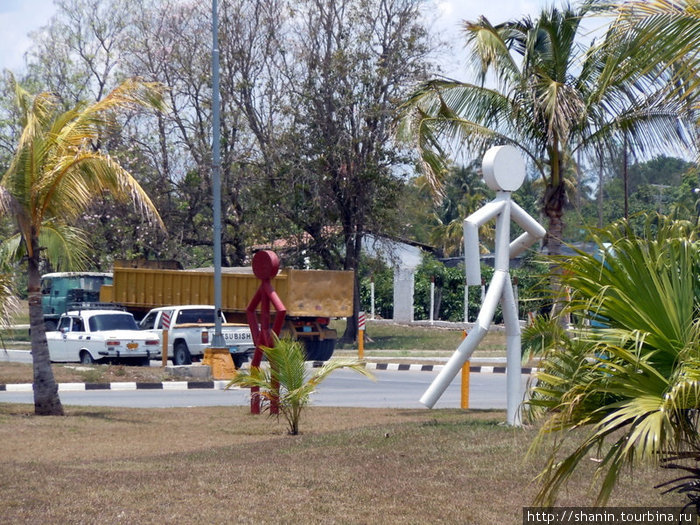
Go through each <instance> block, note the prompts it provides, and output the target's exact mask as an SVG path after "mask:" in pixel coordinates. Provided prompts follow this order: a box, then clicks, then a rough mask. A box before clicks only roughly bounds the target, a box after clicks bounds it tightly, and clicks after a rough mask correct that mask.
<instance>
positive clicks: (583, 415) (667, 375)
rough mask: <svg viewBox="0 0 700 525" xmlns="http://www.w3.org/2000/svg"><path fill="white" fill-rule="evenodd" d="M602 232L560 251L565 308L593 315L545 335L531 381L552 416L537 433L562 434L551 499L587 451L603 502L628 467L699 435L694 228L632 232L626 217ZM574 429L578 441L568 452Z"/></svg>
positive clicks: (659, 225) (535, 411) (542, 498)
mask: <svg viewBox="0 0 700 525" xmlns="http://www.w3.org/2000/svg"><path fill="white" fill-rule="evenodd" d="M597 243H598V248H599V254H595V255H589V254H585V253H580V254H579V255H577V256H575V257H572V258H570V259H568V260H567V259H564V258H559V260H558V261H557V263H558V264H561V265H562V268H563V273H562V280H563V282H564V284H566V285H567V286H569V287H570V288H571V290H572V298H571V301H570V303H569V304H568V305H567V307H566V308H565V309H564V311H563V312H562V315H565V314H572V315H575V316H578V317H579V318H581V319H583V320H587V321H588V322H589V323H590V327H588V328H580V329H579V330H578V331H575V332H574V334H573V335H567V334H566V333H565V332H563V331H559V332H557V337H556V338H555V340H552V339H550V340H549V341H548V344H549V349H548V350H547V352H546V354H545V357H544V359H543V361H542V363H541V372H539V373H538V374H537V375H536V384H535V385H534V386H533V387H532V389H531V400H530V401H529V408H530V413H531V415H532V416H533V417H542V418H544V424H543V426H542V427H541V430H540V435H539V437H540V439H539V440H538V441H536V443H535V445H537V444H539V443H541V441H542V439H544V437H546V436H549V435H553V436H555V437H556V438H557V439H555V444H554V447H553V448H552V449H551V451H550V454H549V461H548V464H547V466H546V468H545V469H544V471H543V472H542V474H541V481H542V487H541V490H540V492H539V494H538V496H537V503H538V504H552V503H553V502H554V500H555V499H556V496H557V493H558V491H559V490H560V488H561V487H562V486H563V485H564V484H565V483H566V481H567V480H568V479H569V478H570V476H571V475H572V474H573V473H574V472H575V471H576V469H577V467H578V466H580V465H581V464H582V463H584V462H585V463H588V461H587V459H588V458H589V457H590V456H596V455H597V456H598V458H599V460H598V461H599V463H598V466H597V468H596V477H595V479H601V480H602V482H601V487H600V490H599V492H598V498H597V503H598V504H604V503H605V501H606V500H607V498H608V497H609V495H610V493H611V491H612V489H613V487H614V485H615V482H616V479H617V476H618V474H619V472H620V471H621V469H622V468H623V467H625V466H629V467H634V466H635V465H637V464H639V463H640V462H643V461H645V462H651V463H654V462H658V461H659V460H660V459H662V458H663V457H664V456H668V455H670V456H674V455H677V454H679V453H683V451H685V450H695V451H697V450H698V446H699V445H700V438H699V436H698V432H697V424H698V409H700V322H699V321H698V305H699V304H700V287H698V282H697V277H696V276H697V274H698V271H699V270H700V243H698V239H697V229H695V228H694V227H693V225H691V224H690V223H687V222H672V221H667V220H663V219H660V220H658V221H650V223H649V224H648V226H647V231H646V232H645V234H644V235H642V236H636V235H635V234H634V232H633V231H632V229H631V228H630V227H629V225H628V224H627V223H626V222H623V223H620V224H619V225H616V226H614V227H610V228H609V229H607V230H605V231H604V232H602V233H601V234H600V236H598V237H597ZM545 331H546V330H545ZM572 429H576V430H578V431H577V432H569V431H570V430H572ZM567 437H569V438H570V439H574V440H577V441H578V443H577V445H576V446H575V447H574V450H573V452H571V453H568V454H564V457H563V458H561V457H560V456H561V450H562V445H563V444H564V442H565V441H566V438H567Z"/></svg>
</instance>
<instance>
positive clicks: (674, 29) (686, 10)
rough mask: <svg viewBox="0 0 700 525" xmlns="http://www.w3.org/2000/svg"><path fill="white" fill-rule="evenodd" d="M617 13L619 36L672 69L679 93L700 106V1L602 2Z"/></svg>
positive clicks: (697, 106)
mask: <svg viewBox="0 0 700 525" xmlns="http://www.w3.org/2000/svg"><path fill="white" fill-rule="evenodd" d="M601 3H603V8H604V9H609V8H611V7H612V8H613V13H614V14H616V15H617V18H616V20H615V27H616V33H617V34H618V35H620V37H621V38H622V39H627V40H630V41H634V42H636V45H638V46H640V45H644V44H645V43H647V42H648V43H651V44H652V45H649V46H647V49H648V52H649V55H650V57H649V62H650V63H661V64H662V65H663V66H664V67H669V68H673V70H674V71H673V73H674V75H675V76H674V80H676V83H675V85H676V88H677V89H678V90H679V94H680V95H682V96H684V97H689V98H691V99H693V102H692V106H693V107H694V109H700V104H699V103H698V99H697V91H698V88H700V78H699V77H698V75H697V71H698V70H699V69H700V52H699V51H698V50H699V49H700V1H698V0H673V1H671V0H625V1H620V2H601Z"/></svg>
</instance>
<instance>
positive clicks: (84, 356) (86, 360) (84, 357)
mask: <svg viewBox="0 0 700 525" xmlns="http://www.w3.org/2000/svg"><path fill="white" fill-rule="evenodd" d="M94 363H95V360H94V359H93V358H92V355H90V352H88V351H87V350H83V351H82V352H80V364H82V365H92V364H94Z"/></svg>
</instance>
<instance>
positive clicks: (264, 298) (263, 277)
mask: <svg viewBox="0 0 700 525" xmlns="http://www.w3.org/2000/svg"><path fill="white" fill-rule="evenodd" d="M279 269H280V260H279V257H277V254H276V253H275V252H272V251H269V250H263V251H259V252H257V253H256V254H255V255H254V256H253V273H254V274H255V276H256V277H257V278H258V279H260V281H261V283H260V287H259V288H258V291H257V292H255V295H254V296H253V299H251V301H250V304H249V305H248V308H246V316H247V318H248V326H250V333H251V335H252V336H253V342H254V343H255V353H254V354H253V360H252V361H251V363H250V366H251V368H252V367H254V366H256V367H258V366H260V361H262V356H263V351H262V347H263V346H266V347H271V346H272V345H273V344H274V341H273V339H272V332H275V334H277V335H280V330H281V329H282V325H283V324H284V318H285V316H286V315H287V309H286V308H285V306H284V304H283V303H282V301H281V300H280V298H279V296H278V295H277V292H275V290H274V288H272V284H271V283H270V281H272V279H273V278H274V277H275V276H276V275H277V272H278V271H279ZM270 303H272V306H273V307H274V309H275V312H276V313H275V320H274V323H273V325H272V329H270ZM258 305H260V320H259V321H258V314H257V312H256V310H257V308H258ZM273 386H274V385H273ZM277 387H279V385H277ZM259 392H260V389H259V388H258V387H253V388H251V389H250V394H251V397H250V413H251V414H259V413H260V394H259ZM270 413H271V414H277V413H278V406H277V399H272V400H271V401H270Z"/></svg>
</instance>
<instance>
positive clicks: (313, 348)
mask: <svg viewBox="0 0 700 525" xmlns="http://www.w3.org/2000/svg"><path fill="white" fill-rule="evenodd" d="M322 347H323V341H313V340H311V339H306V340H305V341H304V348H305V349H306V360H307V361H323V349H322Z"/></svg>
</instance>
